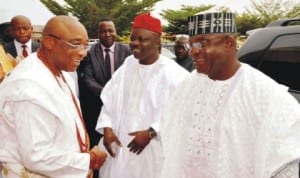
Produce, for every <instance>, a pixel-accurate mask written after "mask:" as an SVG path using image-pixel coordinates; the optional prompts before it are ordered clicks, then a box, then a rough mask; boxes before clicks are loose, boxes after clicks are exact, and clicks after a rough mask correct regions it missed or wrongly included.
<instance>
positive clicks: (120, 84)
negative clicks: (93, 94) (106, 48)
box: [96, 55, 189, 178]
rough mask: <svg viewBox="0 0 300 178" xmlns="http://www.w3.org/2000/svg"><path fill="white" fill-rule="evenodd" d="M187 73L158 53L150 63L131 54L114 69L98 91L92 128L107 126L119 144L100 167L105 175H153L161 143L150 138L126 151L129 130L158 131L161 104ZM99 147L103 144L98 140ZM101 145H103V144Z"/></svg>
mask: <svg viewBox="0 0 300 178" xmlns="http://www.w3.org/2000/svg"><path fill="white" fill-rule="evenodd" d="M188 74H189V73H188V72H187V71H186V70H185V69H183V68H182V67H181V66H179V65H178V64H176V63H175V62H174V61H172V60H171V59H168V58H166V57H164V56H160V57H159V59H158V60H157V61H156V62H155V63H154V64H152V65H141V64H139V63H138V60H137V59H136V58H134V56H133V55H131V56H129V57H128V58H127V59H126V60H125V63H124V64H123V65H122V66H121V67H120V68H119V69H118V70H117V71H116V72H115V74H114V75H113V76H112V79H111V80H110V81H109V82H108V83H107V84H106V85H105V87H104V89H103V90H102V93H101V99H102V101H103V107H102V109H101V113H100V116H99V118H98V122H97V126H96V130H97V131H99V132H102V131H103V128H104V127H110V128H112V129H113V131H114V133H115V134H117V136H118V138H119V140H120V141H121V143H122V145H123V147H121V148H119V150H118V153H117V155H116V157H115V158H112V157H108V159H107V160H106V163H105V165H103V167H101V169H100V171H99V174H100V177H105V178H157V176H158V175H159V173H160V169H161V162H162V159H163V156H162V150H161V143H160V142H159V140H158V139H152V140H151V142H150V143H149V144H148V145H147V147H146V148H145V149H144V150H143V151H142V152H141V153H140V154H139V155H136V154H133V153H131V152H129V150H128V148H127V145H128V143H129V142H130V141H131V140H132V139H133V137H132V136H129V135H128V133H129V132H133V131H139V130H146V129H148V128H149V127H150V126H151V127H152V128H154V129H155V130H156V131H157V132H159V122H160V117H161V114H162V111H163V109H164V106H165V104H166V102H167V100H168V98H169V97H170V95H171V94H172V93H173V91H175V88H176V87H178V85H179V84H180V83H181V81H183V79H184V78H185V77H186V76H187V75H188ZM99 147H102V148H103V147H104V146H103V143H102V141H100V143H99ZM104 149H105V148H104Z"/></svg>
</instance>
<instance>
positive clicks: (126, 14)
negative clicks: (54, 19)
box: [41, 0, 161, 38]
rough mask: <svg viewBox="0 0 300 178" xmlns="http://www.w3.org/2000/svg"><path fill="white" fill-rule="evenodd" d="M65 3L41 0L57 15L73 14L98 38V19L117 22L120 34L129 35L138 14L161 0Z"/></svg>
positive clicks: (89, 0)
mask: <svg viewBox="0 0 300 178" xmlns="http://www.w3.org/2000/svg"><path fill="white" fill-rule="evenodd" d="M64 1H65V2H66V4H65V5H61V4H59V3H57V2H56V1H55V0H41V2H42V3H43V4H45V6H47V8H48V9H49V10H50V11H51V12H52V13H54V14H55V15H68V14H72V15H73V16H75V17H77V18H78V20H79V21H80V22H81V23H83V25H84V26H85V27H86V28H87V31H88V33H89V36H90V38H98V35H97V33H98V30H97V25H98V21H99V20H100V19H103V18H109V19H112V20H113V21H114V22H115V25H116V28H117V32H118V34H119V35H128V34H129V32H130V26H131V22H132V20H133V18H134V17H135V16H136V14H139V13H143V12H150V11H152V10H153V6H154V4H155V3H156V2H158V1H161V0H64Z"/></svg>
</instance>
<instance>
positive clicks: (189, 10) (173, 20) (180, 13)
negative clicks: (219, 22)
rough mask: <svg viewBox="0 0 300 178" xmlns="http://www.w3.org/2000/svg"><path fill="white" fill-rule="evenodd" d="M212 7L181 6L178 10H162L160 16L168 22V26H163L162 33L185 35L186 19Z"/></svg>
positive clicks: (186, 29)
mask: <svg viewBox="0 0 300 178" xmlns="http://www.w3.org/2000/svg"><path fill="white" fill-rule="evenodd" d="M211 7H213V5H202V6H196V7H193V6H185V5H182V6H181V9H180V10H177V11H176V10H171V9H167V10H163V11H162V13H160V15H161V16H162V17H163V18H164V19H166V20H167V21H168V26H164V32H166V33H168V34H170V35H174V34H187V32H188V21H187V17H188V16H191V15H193V14H196V13H198V12H202V11H205V10H208V9H210V8H211Z"/></svg>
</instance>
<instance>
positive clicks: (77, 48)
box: [47, 34, 89, 50]
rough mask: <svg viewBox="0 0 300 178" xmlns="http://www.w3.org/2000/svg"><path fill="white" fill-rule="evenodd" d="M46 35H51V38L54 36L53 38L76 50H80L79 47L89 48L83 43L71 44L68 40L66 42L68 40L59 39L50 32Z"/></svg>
mask: <svg viewBox="0 0 300 178" xmlns="http://www.w3.org/2000/svg"><path fill="white" fill-rule="evenodd" d="M47 36H50V37H52V38H54V39H57V40H59V41H62V42H64V43H65V44H66V45H68V46H69V47H70V48H72V49H76V50H81V49H83V50H88V48H89V46H88V45H83V44H73V43H70V42H68V41H66V40H64V39H61V38H60V37H58V36H55V35H52V34H48V35H47Z"/></svg>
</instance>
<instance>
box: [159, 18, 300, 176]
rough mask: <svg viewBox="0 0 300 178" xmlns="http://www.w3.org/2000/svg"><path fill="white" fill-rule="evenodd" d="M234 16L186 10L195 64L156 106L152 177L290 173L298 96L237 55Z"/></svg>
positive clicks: (299, 152) (294, 172)
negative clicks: (157, 139)
mask: <svg viewBox="0 0 300 178" xmlns="http://www.w3.org/2000/svg"><path fill="white" fill-rule="evenodd" d="M204 22H205V23H204ZM234 23H235V22H234V14H232V13H229V12H228V13H218V12H216V13H209V12H206V13H201V14H196V15H194V16H191V17H189V25H190V26H189V32H190V35H191V36H192V37H191V39H190V53H191V56H192V58H193V60H194V64H195V67H196V69H197V70H196V71H194V72H193V73H192V74H191V75H190V76H189V77H188V78H187V79H186V80H185V81H184V82H183V84H182V85H180V87H179V88H178V90H176V92H175V94H174V95H173V96H174V97H172V98H171V100H170V103H168V105H167V106H166V110H165V112H164V114H163V117H162V120H161V130H160V136H161V139H162V144H163V151H164V154H165V155H164V156H165V161H164V164H163V168H162V174H161V176H160V178H270V177H298V162H299V158H300V141H299V140H300V132H299V130H300V107H299V104H298V102H297V101H296V100H295V99H294V97H293V96H291V95H290V94H289V93H288V91H287V90H288V89H287V88H286V87H285V86H282V85H280V84H278V83H276V82H275V81H274V80H272V79H271V78H269V77H268V76H266V75H264V74H263V73H261V72H259V71H258V70H256V69H254V68H252V67H250V66H249V65H247V64H243V63H240V62H239V61H238V59H237V57H236V39H235V34H236V27H235V24H234ZM200 24H201V25H200Z"/></svg>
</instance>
